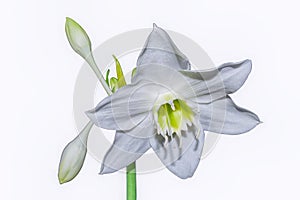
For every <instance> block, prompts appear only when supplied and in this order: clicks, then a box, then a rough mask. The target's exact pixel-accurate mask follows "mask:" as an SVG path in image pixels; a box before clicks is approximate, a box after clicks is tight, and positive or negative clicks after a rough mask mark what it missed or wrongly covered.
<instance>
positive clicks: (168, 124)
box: [153, 93, 195, 147]
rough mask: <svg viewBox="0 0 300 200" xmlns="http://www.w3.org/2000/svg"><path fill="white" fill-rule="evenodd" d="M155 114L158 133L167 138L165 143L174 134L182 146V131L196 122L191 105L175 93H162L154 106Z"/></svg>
mask: <svg viewBox="0 0 300 200" xmlns="http://www.w3.org/2000/svg"><path fill="white" fill-rule="evenodd" d="M153 115H154V119H155V123H156V127H157V134H159V135H162V136H163V137H164V138H165V144H166V143H167V142H168V141H169V138H170V139H172V138H173V137H174V135H176V136H178V137H179V141H180V144H179V146H180V147H181V131H187V129H188V127H187V126H192V124H193V122H194V119H195V117H194V112H193V110H192V109H191V108H190V106H189V105H188V104H187V103H186V102H185V101H184V100H181V99H178V98H176V97H175V96H174V95H172V94H170V93H167V94H163V95H160V96H159V98H158V99H157V101H156V103H155V106H154V108H153Z"/></svg>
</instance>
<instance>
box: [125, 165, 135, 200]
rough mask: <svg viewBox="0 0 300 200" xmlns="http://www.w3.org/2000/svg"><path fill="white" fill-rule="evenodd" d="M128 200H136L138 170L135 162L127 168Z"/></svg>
mask: <svg viewBox="0 0 300 200" xmlns="http://www.w3.org/2000/svg"><path fill="white" fill-rule="evenodd" d="M126 182H127V200H136V170H135V162H133V163H131V164H130V165H128V166H127V168H126Z"/></svg>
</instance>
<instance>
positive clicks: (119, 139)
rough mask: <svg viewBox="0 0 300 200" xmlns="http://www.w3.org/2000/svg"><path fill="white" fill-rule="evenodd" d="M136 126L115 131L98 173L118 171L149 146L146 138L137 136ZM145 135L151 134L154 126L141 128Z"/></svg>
mask: <svg viewBox="0 0 300 200" xmlns="http://www.w3.org/2000/svg"><path fill="white" fill-rule="evenodd" d="M140 131H141V130H140V129H138V128H134V129H132V130H131V131H126V132H121V131H117V132H116V135H115V140H114V143H113V145H112V146H111V148H110V149H109V150H108V152H107V153H106V155H105V157H104V160H103V164H102V166H101V170H100V174H108V173H113V172H115V171H118V170H120V169H122V168H124V167H126V166H128V165H129V164H131V163H132V162H134V161H136V160H137V159H138V158H139V157H141V156H142V155H143V154H144V153H145V152H146V151H147V150H148V149H149V148H150V143H149V139H148V138H137V137H133V135H137V133H136V132H140ZM143 131H144V132H145V133H144V134H145V135H153V134H154V127H153V126H149V127H148V128H145V129H143Z"/></svg>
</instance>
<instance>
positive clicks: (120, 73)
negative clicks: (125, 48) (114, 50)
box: [112, 55, 126, 88]
mask: <svg viewBox="0 0 300 200" xmlns="http://www.w3.org/2000/svg"><path fill="white" fill-rule="evenodd" d="M112 56H113V58H114V60H115V63H116V72H117V79H118V87H119V88H121V87H123V86H125V85H126V81H125V77H124V74H123V70H122V67H121V64H120V62H119V60H118V59H117V57H116V56H115V55H112Z"/></svg>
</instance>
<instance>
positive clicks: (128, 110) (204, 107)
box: [86, 25, 260, 179]
mask: <svg viewBox="0 0 300 200" xmlns="http://www.w3.org/2000/svg"><path fill="white" fill-rule="evenodd" d="M250 71H251V61H250V60H245V61H242V62H238V63H225V64H223V65H221V66H220V67H218V68H216V69H211V70H205V71H191V65H190V62H189V60H188V58H187V57H186V56H185V55H184V54H183V53H181V52H180V51H179V49H178V48H177V47H176V46H175V44H174V42H173V41H172V40H171V38H170V37H169V35H168V34H167V33H166V32H165V31H164V30H163V29H161V28H159V27H157V26H156V25H154V28H153V31H152V32H151V34H150V35H149V37H148V39H147V41H146V44H145V47H144V49H143V50H142V52H141V54H140V56H139V58H138V61H137V71H136V74H135V75H134V77H133V78H132V82H131V84H128V85H126V86H124V87H122V88H120V89H118V90H117V91H116V92H115V93H114V94H112V95H110V96H108V97H106V98H105V99H103V100H102V101H101V102H100V103H99V104H98V105H97V106H96V108H95V109H93V110H90V111H87V112H86V114H87V116H88V117H89V118H90V119H91V120H92V121H93V122H94V123H95V125H97V126H99V127H102V128H104V129H109V130H116V135H115V140H114V143H113V145H112V146H111V148H110V149H109V150H108V152H107V154H106V155H105V158H104V160H103V164H102V167H101V171H100V174H107V173H112V172H115V171H118V170H120V169H122V168H124V167H126V166H128V165H129V164H130V163H132V162H134V161H136V160H137V159H138V158H139V157H140V156H142V155H143V154H144V153H145V152H146V151H147V150H149V149H150V148H152V149H153V150H154V151H155V153H156V154H157V156H158V157H159V159H160V160H161V162H162V163H163V164H164V165H165V166H166V167H167V168H168V169H169V170H170V171H171V172H172V173H174V174H175V175H176V176H178V177H180V178H182V179H185V178H188V177H191V176H192V175H193V174H194V172H195V170H196V168H197V166H198V164H199V161H200V158H201V153H202V148H203V145H204V140H205V131H211V132H216V133H220V134H228V135H236V134H241V133H245V132H247V131H249V130H251V129H253V128H254V127H255V126H256V125H257V124H259V123H260V120H259V118H258V117H257V115H255V114H254V113H252V112H250V111H248V110H246V109H243V108H241V107H238V106H237V105H236V104H235V103H234V102H233V101H232V99H231V98H230V97H229V94H231V93H234V92H235V91H237V90H238V89H239V88H240V87H241V86H242V85H243V84H244V82H245V81H246V79H247V77H248V75H249V73H250Z"/></svg>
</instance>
